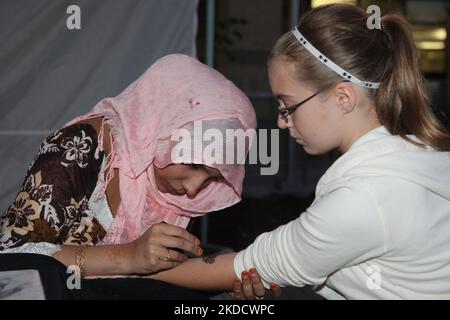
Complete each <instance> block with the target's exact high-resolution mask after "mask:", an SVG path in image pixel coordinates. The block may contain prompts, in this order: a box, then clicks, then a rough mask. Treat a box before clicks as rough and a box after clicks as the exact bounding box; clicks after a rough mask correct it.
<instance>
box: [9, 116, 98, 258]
mask: <svg viewBox="0 0 450 320" xmlns="http://www.w3.org/2000/svg"><path fill="white" fill-rule="evenodd" d="M96 148H97V133H96V131H95V129H94V128H93V127H92V126H91V125H89V124H74V125H71V126H69V127H65V128H63V129H60V130H57V131H55V132H53V133H52V134H51V135H50V136H48V137H47V138H46V139H45V140H44V142H43V143H42V144H41V147H40V150H39V152H38V154H37V155H36V157H35V159H34V160H33V162H32V164H31V165H30V167H29V169H28V171H27V176H26V178H25V180H24V182H23V184H22V187H21V189H20V191H19V193H18V195H17V197H16V199H15V200H14V201H13V203H12V204H11V205H10V206H9V207H8V208H7V209H6V211H5V212H4V213H3V215H2V216H1V217H0V251H1V250H4V249H7V248H13V247H19V246H21V245H23V244H25V243H29V242H49V243H53V244H73V245H80V244H96V243H98V242H99V241H100V240H101V239H102V238H103V237H104V236H105V235H106V231H105V230H104V229H103V228H102V226H101V225H100V224H99V222H98V221H97V220H96V218H95V216H94V214H93V212H92V210H91V209H90V208H89V198H90V197H91V194H92V192H93V190H94V188H95V186H96V184H97V181H98V174H99V172H100V168H101V164H102V161H103V157H104V153H103V152H100V154H99V156H98V159H96V158H95V150H96Z"/></svg>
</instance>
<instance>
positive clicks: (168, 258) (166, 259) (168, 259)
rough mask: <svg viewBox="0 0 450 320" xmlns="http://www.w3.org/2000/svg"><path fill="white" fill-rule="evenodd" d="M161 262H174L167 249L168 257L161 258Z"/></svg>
mask: <svg viewBox="0 0 450 320" xmlns="http://www.w3.org/2000/svg"><path fill="white" fill-rule="evenodd" d="M159 260H161V261H171V260H172V258H171V256H170V251H169V249H167V257H159Z"/></svg>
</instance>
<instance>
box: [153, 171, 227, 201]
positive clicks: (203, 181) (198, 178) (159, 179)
mask: <svg viewBox="0 0 450 320" xmlns="http://www.w3.org/2000/svg"><path fill="white" fill-rule="evenodd" d="M154 172H155V182H156V187H157V188H158V190H159V191H161V192H163V193H171V194H174V195H178V196H182V195H185V194H186V195H187V196H188V197H189V198H191V199H192V198H195V196H196V195H197V194H198V193H199V192H200V191H201V190H202V189H204V188H206V187H207V186H208V185H209V184H210V183H211V182H213V181H218V180H221V179H223V177H222V174H221V173H220V171H219V170H217V169H215V168H211V167H207V166H205V165H197V164H170V165H168V166H166V167H164V168H158V167H156V166H154Z"/></svg>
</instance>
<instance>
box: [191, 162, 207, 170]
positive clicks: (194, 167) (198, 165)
mask: <svg viewBox="0 0 450 320" xmlns="http://www.w3.org/2000/svg"><path fill="white" fill-rule="evenodd" d="M190 166H191V168H192V169H194V170H199V169H203V168H204V166H203V165H201V164H196V163H191V164H190Z"/></svg>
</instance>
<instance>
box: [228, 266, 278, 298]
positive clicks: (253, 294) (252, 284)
mask: <svg viewBox="0 0 450 320" xmlns="http://www.w3.org/2000/svg"><path fill="white" fill-rule="evenodd" d="M268 292H269V290H266V289H265V288H264V285H263V284H262V281H261V278H260V276H259V274H258V272H257V271H256V269H255V268H252V269H250V270H249V272H247V271H243V272H242V282H241V281H240V280H239V279H236V280H235V281H234V284H233V292H232V293H231V297H232V298H233V299H236V300H246V299H248V300H253V299H257V300H259V299H264V297H265V296H266V294H267V293H268ZM270 292H271V294H272V295H273V296H274V297H279V296H280V295H281V288H280V287H279V286H278V285H277V284H275V283H271V284H270Z"/></svg>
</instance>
